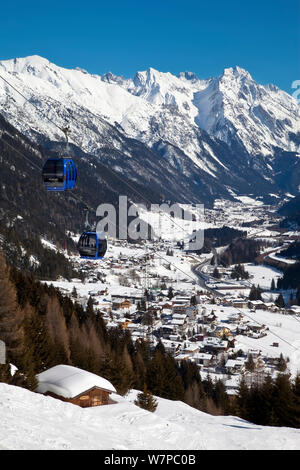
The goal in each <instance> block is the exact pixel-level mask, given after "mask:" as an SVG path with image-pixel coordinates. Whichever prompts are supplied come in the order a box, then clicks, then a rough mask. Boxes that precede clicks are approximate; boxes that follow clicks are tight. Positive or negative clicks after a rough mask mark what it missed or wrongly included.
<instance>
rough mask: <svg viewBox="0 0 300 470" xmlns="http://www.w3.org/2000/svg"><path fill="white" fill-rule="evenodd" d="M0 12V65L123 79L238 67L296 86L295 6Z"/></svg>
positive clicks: (91, 6) (8, 8) (142, 4)
mask: <svg viewBox="0 0 300 470" xmlns="http://www.w3.org/2000/svg"><path fill="white" fill-rule="evenodd" d="M0 11H1V13H0V17H1V28H0V44H1V47H0V51H1V52H0V59H1V60H3V59H10V58H14V57H24V56H27V55H33V54H38V55H41V56H43V57H46V58H47V59H49V60H50V61H52V62H55V63H56V64H57V65H61V66H63V67H67V68H71V67H76V66H79V67H82V68H84V69H86V70H88V71H89V72H91V73H97V74H103V73H105V72H108V71H111V72H113V73H115V74H117V75H124V76H125V77H133V76H134V74H135V72H136V71H137V70H145V69H146V68H148V67H154V68H156V69H158V70H161V71H164V72H167V71H169V72H172V73H174V74H177V73H179V72H180V71H185V70H190V71H193V72H195V73H196V74H197V75H198V76H199V77H200V78H208V77H210V76H216V75H219V74H220V73H222V71H223V69H224V68H225V67H230V66H235V65H239V66H241V67H244V68H246V69H247V70H248V71H249V72H250V73H251V75H252V76H253V78H255V79H256V80H257V81H259V82H260V83H274V84H276V85H277V86H279V87H280V88H282V89H285V90H286V91H288V92H289V93H292V92H293V90H292V89H291V83H292V82H293V81H294V80H300V33H299V31H300V5H299V0H297V1H296V0H285V1H281V0H272V1H271V0H261V1H258V0H252V1H248V2H242V1H235V0H234V1H226V0H223V1H219V0H212V1H209V0H206V1H204V2H203V1H201V0H198V1H197V0H185V1H183V0H152V1H143V0H122V1H120V0H113V1H110V0H107V1H106V2H104V1H102V0H99V1H92V0H82V1H80V2H78V1H75V0H74V1H72V2H71V1H69V0H61V1H57V0H51V1H47V0H45V1H41V0H39V1H36V0H34V1H31V0H28V1H25V0H22V1H19V0H15V1H6V2H5V5H1V10H0Z"/></svg>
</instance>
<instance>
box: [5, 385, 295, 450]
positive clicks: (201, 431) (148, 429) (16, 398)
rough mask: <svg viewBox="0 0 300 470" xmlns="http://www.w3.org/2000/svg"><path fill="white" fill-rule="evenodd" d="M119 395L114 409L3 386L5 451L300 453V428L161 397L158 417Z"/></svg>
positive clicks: (109, 406)
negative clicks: (252, 420)
mask: <svg viewBox="0 0 300 470" xmlns="http://www.w3.org/2000/svg"><path fill="white" fill-rule="evenodd" d="M135 397H136V392H135V391H132V392H131V393H130V394H129V395H128V396H127V397H125V398H124V397H121V396H119V395H116V394H113V395H112V398H113V399H114V400H116V401H117V403H116V404H114V405H107V406H100V407H94V408H85V409H83V408H80V407H78V406H76V405H72V404H69V403H63V402H61V401H59V400H56V399H54V398H51V397H45V396H43V395H39V394H36V393H33V392H29V391H27V390H24V389H22V388H18V387H14V386H11V385H6V384H2V383H1V384H0V415H1V426H0V448H1V449H11V450H56V449H57V450H77V449H83V450H92V449H104V450H116V451H122V450H143V449H145V450H175V449H176V450H216V449H218V450H219V449H220V450H221V449H224V450H259V449H265V450H266V449H268V450H296V449H299V447H300V429H291V428H279V427H277V428H276V427H264V426H258V425H254V424H251V423H249V422H246V421H244V420H242V419H240V418H235V417H232V416H211V415H208V414H205V413H203V412H201V411H198V410H196V409H195V408H191V407H190V406H188V405H186V404H184V403H182V402H178V401H170V400H165V399H162V398H158V399H157V400H158V407H157V409H156V411H155V412H154V413H150V412H148V411H145V410H142V409H141V408H138V407H137V406H135V405H134V404H133V401H134V399H135Z"/></svg>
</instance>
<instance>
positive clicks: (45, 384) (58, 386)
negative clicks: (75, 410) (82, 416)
mask: <svg viewBox="0 0 300 470" xmlns="http://www.w3.org/2000/svg"><path fill="white" fill-rule="evenodd" d="M37 380H38V387H37V389H36V392H37V393H42V394H43V395H48V396H51V397H53V398H57V399H58V400H61V401H64V402H68V403H72V404H73V405H78V406H80V407H82V408H87V407H91V406H100V405H108V404H111V403H114V402H113V401H112V400H111V399H110V394H111V393H116V389H115V388H114V386H113V385H112V384H111V383H110V382H109V381H108V380H106V379H104V378H103V377H100V376H99V375H96V374H92V373H91V372H87V371H85V370H82V369H78V368H77V367H73V366H69V365H62V364H61V365H57V366H54V367H51V369H48V370H46V371H44V372H41V373H40V374H38V375H37Z"/></svg>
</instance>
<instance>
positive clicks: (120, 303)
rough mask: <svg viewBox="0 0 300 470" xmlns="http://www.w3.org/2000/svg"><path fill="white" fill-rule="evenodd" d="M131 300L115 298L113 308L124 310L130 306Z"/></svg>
mask: <svg viewBox="0 0 300 470" xmlns="http://www.w3.org/2000/svg"><path fill="white" fill-rule="evenodd" d="M130 306H131V303H130V300H127V299H114V300H113V301H112V308H113V309H114V310H124V309H128V308H130Z"/></svg>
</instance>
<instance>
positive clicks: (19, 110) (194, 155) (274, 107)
mask: <svg viewBox="0 0 300 470" xmlns="http://www.w3.org/2000/svg"><path fill="white" fill-rule="evenodd" d="M0 75H2V77H3V78H5V79H6V80H8V81H9V82H10V83H11V84H12V85H13V86H15V88H16V89H18V90H19V91H20V92H21V93H22V94H23V95H24V96H26V97H28V98H29V99H30V100H31V101H32V102H33V103H34V104H35V105H36V106H37V107H38V108H40V109H41V110H42V111H43V112H44V113H45V114H46V115H47V117H48V118H49V119H46V118H44V117H42V115H41V114H40V113H39V112H38V111H37V110H35V109H34V108H33V107H32V106H31V105H30V104H29V103H27V102H24V99H23V98H22V97H21V96H20V95H18V94H17V93H16V92H15V91H14V90H13V89H12V88H11V87H9V86H8V85H7V84H6V83H5V82H4V81H2V80H0V112H1V113H2V114H3V115H4V116H5V118H6V119H7V120H8V121H9V122H10V123H11V124H13V125H14V126H15V127H16V128H17V129H18V130H20V131H21V132H22V133H24V134H25V135H27V136H28V137H30V138H31V139H33V140H34V141H36V142H39V143H43V144H45V142H46V143H47V144H48V145H49V142H53V141H62V140H63V136H62V135H61V132H60V131H59V130H58V129H57V127H56V126H55V125H54V124H53V123H52V122H51V120H53V121H54V122H55V123H56V124H57V125H59V126H65V125H66V124H67V123H69V124H70V126H71V128H72V137H71V140H72V141H73V142H75V143H76V145H77V146H79V147H81V149H82V150H83V151H84V152H86V153H89V154H93V155H96V156H98V157H100V158H101V160H102V161H103V162H104V163H105V164H110V165H111V166H112V167H113V168H114V169H115V170H116V171H119V172H121V173H123V174H124V175H126V177H129V178H131V179H132V180H134V181H138V180H139V178H140V176H141V175H142V174H143V176H144V177H146V179H147V174H148V172H149V171H152V175H151V176H152V177H153V178H155V179H156V180H157V183H158V184H162V186H164V182H163V178H162V176H163V175H159V172H158V171H157V169H154V168H152V163H153V164H154V163H157V161H159V162H160V164H161V160H162V161H164V162H165V165H166V166H167V167H168V168H169V170H170V172H171V173H172V174H173V176H174V178H175V179H176V180H177V182H181V183H182V188H184V189H183V190H182V194H184V193H185V192H186V191H187V193H189V196H188V198H191V195H192V194H193V195H194V202H195V200H199V201H200V200H201V201H202V202H205V200H206V198H209V197H213V196H224V197H233V196H234V195H235V194H241V193H244V194H248V193H250V192H251V193H252V194H254V195H261V194H263V195H265V194H268V193H276V192H278V187H277V186H278V182H276V181H275V179H274V175H275V172H274V169H273V164H272V162H273V160H274V152H275V149H276V148H280V149H281V151H286V152H287V151H289V152H297V151H299V150H300V139H299V136H298V134H299V132H300V107H299V105H298V103H297V101H296V100H295V99H294V98H292V97H291V96H290V95H288V94H287V93H285V92H283V91H280V90H279V89H277V88H276V87H274V86H271V85H269V86H262V85H259V84H257V83H256V82H255V81H254V80H253V79H252V78H251V76H250V74H249V73H248V72H246V71H245V70H243V69H241V68H239V67H236V68H235V69H232V68H229V69H225V71H224V73H223V75H222V76H220V77H217V78H210V79H208V80H200V79H198V78H197V77H196V76H195V75H194V74H192V73H190V72H185V73H181V74H179V76H178V77H176V76H174V75H172V74H170V73H162V72H159V71H157V70H154V69H152V68H149V69H148V70H147V71H143V72H138V73H137V74H136V76H135V77H134V79H125V78H123V77H117V76H115V75H113V74H112V73H108V74H105V75H103V76H102V77H101V76H98V75H92V74H89V73H88V72H86V71H85V70H82V69H79V68H77V69H75V70H68V69H64V68H62V67H58V66H56V65H55V64H53V63H51V62H49V61H48V60H47V59H44V58H42V57H39V56H31V57H26V58H19V59H13V60H7V61H2V62H0ZM128 139H135V140H136V141H139V142H140V143H141V144H144V145H145V146H146V147H147V148H148V149H151V151H152V152H153V153H152V163H151V161H150V163H149V161H148V162H147V165H146V164H145V163H144V167H143V155H142V154H143V151H141V147H139V153H137V152H136V153H135V154H134V155H133V153H132V149H128ZM109 151H111V153H112V154H114V152H116V151H117V152H119V153H121V154H122V158H117V157H111V156H110V155H109ZM292 158H294V159H295V155H293V156H292ZM286 160H287V159H286ZM295 161H296V163H297V162H298V159H297V158H296V160H295ZM287 164H288V162H287ZM137 167H139V169H138V171H137ZM277 173H278V172H277ZM182 178H183V179H182ZM148 179H149V178H148ZM185 179H187V180H188V182H187V181H186V180H185ZM170 184H171V183H170ZM279 189H280V188H279ZM288 190H289V191H290V192H293V191H295V188H294V187H289V188H288ZM179 197H180V194H179Z"/></svg>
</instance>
